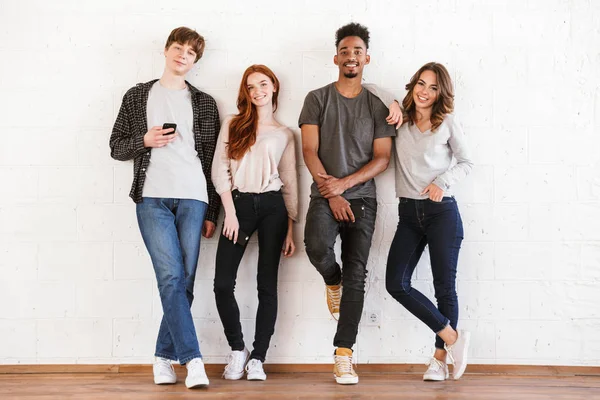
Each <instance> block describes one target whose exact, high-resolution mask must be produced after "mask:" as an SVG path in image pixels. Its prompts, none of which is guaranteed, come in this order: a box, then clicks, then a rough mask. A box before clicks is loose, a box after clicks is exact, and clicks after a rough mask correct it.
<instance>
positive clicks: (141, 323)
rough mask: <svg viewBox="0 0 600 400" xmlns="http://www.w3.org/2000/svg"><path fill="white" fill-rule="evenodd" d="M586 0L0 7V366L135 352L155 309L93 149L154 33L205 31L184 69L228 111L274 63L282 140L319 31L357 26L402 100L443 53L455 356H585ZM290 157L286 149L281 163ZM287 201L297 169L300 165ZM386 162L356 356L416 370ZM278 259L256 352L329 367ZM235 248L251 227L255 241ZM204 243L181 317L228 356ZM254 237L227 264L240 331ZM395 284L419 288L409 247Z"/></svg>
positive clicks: (589, 23)
mask: <svg viewBox="0 0 600 400" xmlns="http://www.w3.org/2000/svg"><path fill="white" fill-rule="evenodd" d="M599 4H600V3H598V2H596V1H592V0H587V1H586V0H571V1H569V0H544V1H542V0H528V1H526V0H519V1H517V0H512V1H484V0H465V1H458V0H449V1H445V0H444V1H442V0H440V1H435V0H419V1H416V0H411V1H393V2H392V1H367V0H345V1H316V0H299V1H295V2H290V3H288V2H282V1H275V0H270V1H242V0H240V1H234V0H221V1H214V2H209V1H189V0H178V1H170V2H167V1H160V0H152V1H147V0H133V1H122V0H121V1H116V0H104V1H101V2H98V1H68V0H55V1H52V2H47V1H44V0H37V1H36V0H23V1H12V0H0V115H1V116H2V118H1V119H0V121H1V122H0V123H1V124H2V129H1V130H0V132H1V133H0V137H1V138H2V140H1V143H0V239H1V240H0V276H1V278H0V363H5V364H13V363H146V362H150V361H151V360H152V353H153V349H154V340H155V335H156V331H157V327H158V322H159V320H160V317H161V313H162V311H161V307H160V301H159V299H158V296H157V289H156V283H155V280H154V276H153V271H152V268H151V265H150V263H149V257H148V256H147V254H146V250H145V248H144V246H143V244H142V243H141V238H140V235H139V232H138V228H137V223H136V220H135V209H134V205H133V203H132V202H131V201H130V199H129V198H128V197H127V194H128V192H129V187H130V184H131V179H132V165H131V163H121V162H116V161H113V160H111V158H110V157H109V148H108V138H109V135H110V131H111V127H112V124H113V121H114V119H115V116H116V112H117V111H118V109H119V106H120V103H121V98H122V96H123V94H124V92H125V90H127V88H129V87H130V86H132V85H134V84H135V83H137V82H141V81H147V80H150V79H151V78H155V77H159V76H160V74H161V73H162V69H163V56H162V54H161V51H162V47H163V45H164V41H165V39H166V37H167V35H168V33H169V32H170V30H171V29H172V28H174V27H177V26H181V25H187V26H190V27H193V28H196V29H197V30H198V31H199V32H200V33H202V34H203V35H205V37H206V38H207V41H208V42H207V43H208V45H207V50H206V53H205V56H204V58H203V59H202V60H201V61H200V63H199V64H198V65H197V67H196V68H195V69H194V70H193V71H192V72H191V74H190V76H189V79H190V81H191V82H192V83H193V84H195V85H197V86H198V87H199V88H201V89H202V90H204V91H206V92H207V93H209V94H211V95H212V96H214V97H215V99H216V100H217V102H218V104H219V108H220V110H221V114H222V115H225V114H227V113H231V112H233V111H234V110H235V98H236V91H237V88H238V85H239V80H240V78H241V74H242V72H243V70H244V69H245V68H246V67H247V66H248V65H250V64H252V63H264V64H267V65H269V66H270V67H272V68H273V70H274V71H275V72H276V73H277V74H278V76H279V77H280V79H281V81H282V95H281V107H280V111H279V112H278V118H279V120H280V121H281V122H282V123H284V124H286V125H289V126H290V127H292V128H293V129H294V131H295V132H296V134H297V139H298V144H299V141H300V137H299V129H298V128H297V125H296V121H297V116H298V114H299V111H300V108H301V106H302V101H303V99H304V96H305V95H306V93H307V92H308V91H309V90H311V89H314V88H317V87H320V86H322V85H325V84H327V83H329V82H331V81H332V80H335V78H336V76H337V68H336V67H335V66H334V65H333V61H332V58H333V55H334V32H335V30H336V29H337V28H338V27H339V26H341V25H343V24H344V23H347V22H349V21H358V22H361V23H363V24H366V25H368V26H369V27H370V29H371V32H372V46H371V55H372V63H371V65H370V66H368V67H367V72H366V78H367V80H368V81H370V82H374V83H377V84H379V85H381V86H382V87H384V88H387V89H388V90H391V91H392V92H394V93H395V94H396V95H397V96H398V98H401V97H402V96H403V95H404V89H403V88H404V85H405V83H406V82H407V81H408V79H409V78H410V76H411V75H412V74H413V73H414V72H415V71H416V70H417V69H418V67H420V66H421V65H422V64H423V63H425V62H428V61H433V60H436V61H440V62H443V63H445V64H446V65H447V67H448V68H449V70H450V71H451V73H452V76H453V78H454V82H455V86H456V94H457V97H456V113H457V114H458V115H459V116H460V117H461V119H462V121H463V124H464V126H465V129H466V132H467V134H468V135H469V138H470V140H471V143H472V146H473V150H474V158H475V161H476V168H475V169H474V171H473V173H472V175H471V176H470V177H469V178H468V179H467V180H466V181H464V182H463V183H461V184H460V185H459V186H458V187H457V188H456V190H457V199H458V201H459V205H460V209H461V212H462V215H463V220H464V224H465V230H466V239H465V242H464V246H463V250H462V253H461V257H460V265H459V270H460V272H459V282H458V289H459V297H460V302H461V320H460V325H461V326H463V327H465V328H468V329H470V330H472V331H473V339H474V341H473V347H472V351H471V355H472V362H474V363H498V364H503V363H519V364H564V365H598V364H600V339H598V337H599V336H598V331H600V287H599V286H600V285H599V284H600V230H599V229H598V227H599V226H600V157H599V155H598V148H600V133H599V129H600V90H599V89H598V86H599V83H600V75H599V74H598V70H599V69H600V5H599ZM299 160H301V157H300V158H299ZM299 174H300V177H301V179H300V182H301V191H300V194H301V202H300V203H301V214H302V216H304V214H305V213H306V206H307V204H308V187H309V183H310V178H309V175H308V173H307V170H306V168H305V167H304V166H303V165H300V166H299ZM392 178H393V171H392V170H391V169H390V170H388V171H386V172H385V173H384V174H383V175H382V176H380V177H379V178H378V179H377V183H378V185H379V186H378V187H379V193H378V201H379V204H380V212H379V217H378V221H377V229H376V232H375V238H374V241H373V247H372V251H371V258H370V262H369V270H370V273H369V277H368V286H367V287H368V289H367V295H366V304H365V310H366V311H368V313H369V315H371V314H374V315H375V316H376V318H375V319H376V321H375V322H371V321H370V319H367V318H363V322H362V324H361V327H360V333H359V337H358V343H357V345H356V355H357V359H358V362H359V363H367V362H368V363H396V362H398V363H403V362H410V363H414V362H421V361H425V360H426V359H427V357H429V356H430V354H431V352H432V350H433V334H432V333H431V332H429V331H428V329H427V328H426V327H425V326H424V325H423V324H421V323H420V322H419V321H417V320H416V319H415V318H413V317H412V316H410V315H409V314H408V313H407V312H406V311H405V310H404V309H403V308H402V307H401V306H400V305H399V304H397V303H396V302H395V301H394V300H393V299H391V298H390V296H389V295H388V294H387V293H386V291H385V285H384V282H383V280H384V273H385V260H386V256H387V251H388V248H389V245H390V242H391V239H392V237H393V234H394V230H395V225H396V223H397V209H396V203H397V201H396V199H395V198H394V191H393V179H392ZM303 225H304V221H303V218H302V219H301V221H300V223H298V224H297V226H296V230H295V232H296V243H297V246H298V248H299V251H298V253H297V254H296V255H295V256H294V257H293V258H292V259H290V260H286V261H284V262H282V265H281V274H280V283H279V289H280V312H279V319H278V322H277V327H276V334H275V337H274V338H273V341H272V346H271V350H270V352H269V360H268V361H270V362H284V363H319V362H330V361H331V354H332V338H333V334H334V331H335V322H334V321H333V320H332V319H331V318H330V317H329V314H328V312H327V308H326V305H325V297H324V287H323V282H322V280H321V279H320V276H319V275H318V274H317V273H316V272H315V270H314V268H313V267H312V266H311V265H310V263H309V262H308V260H307V257H306V255H305V253H304V251H303V245H302V233H303ZM254 240H255V239H254ZM215 251H216V239H212V240H205V241H203V243H202V250H201V261H200V265H199V269H198V280H197V284H196V301H195V303H194V306H193V314H194V316H195V318H196V326H197V329H198V333H199V336H200V338H201V348H202V351H203V353H204V355H205V357H206V359H207V361H208V362H223V361H224V356H225V355H226V353H227V351H228V348H227V343H226V341H225V339H224V335H223V333H222V327H221V324H220V321H219V319H218V315H217V313H216V308H215V302H214V297H213V292H212V277H213V273H214V258H215ZM256 259H257V246H256V242H254V243H252V244H251V245H250V246H249V248H248V252H247V255H246V257H245V260H244V261H243V265H242V267H241V268H240V273H239V283H238V293H237V296H238V300H239V302H240V306H241V312H242V317H243V319H244V320H243V326H244V329H245V333H246V338H247V345H248V346H251V342H252V340H251V338H252V335H253V331H254V315H255V310H256V306H257V299H256V289H255V285H256V284H255V278H254V277H255V271H256V266H255V264H256ZM414 278H415V285H416V286H417V287H418V288H420V289H423V290H424V291H425V292H426V293H427V294H428V295H429V296H432V286H431V282H430V281H431V274H430V271H429V265H428V257H426V256H425V257H424V258H423V259H422V260H421V262H420V265H419V267H418V269H417V271H416V273H415V277H414Z"/></svg>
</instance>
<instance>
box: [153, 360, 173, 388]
mask: <svg viewBox="0 0 600 400" xmlns="http://www.w3.org/2000/svg"><path fill="white" fill-rule="evenodd" d="M152 372H153V373H154V383H155V384H157V385H170V384H173V383H175V382H177V375H175V370H174V369H173V364H171V360H169V359H166V358H162V357H156V359H155V360H154V365H152Z"/></svg>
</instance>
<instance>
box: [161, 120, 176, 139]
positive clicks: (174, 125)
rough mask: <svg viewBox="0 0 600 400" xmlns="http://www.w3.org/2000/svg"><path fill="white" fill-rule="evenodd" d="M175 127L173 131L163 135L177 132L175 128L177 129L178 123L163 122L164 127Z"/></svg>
mask: <svg viewBox="0 0 600 400" xmlns="http://www.w3.org/2000/svg"><path fill="white" fill-rule="evenodd" d="M169 128H173V132H169V133H165V134H163V136H167V135H172V134H174V133H175V129H177V124H172V123H170V122H166V123H164V124H163V129H169Z"/></svg>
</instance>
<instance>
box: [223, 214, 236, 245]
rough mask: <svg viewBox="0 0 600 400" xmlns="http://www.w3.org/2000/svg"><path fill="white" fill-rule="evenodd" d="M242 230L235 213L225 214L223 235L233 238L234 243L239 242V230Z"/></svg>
mask: <svg viewBox="0 0 600 400" xmlns="http://www.w3.org/2000/svg"><path fill="white" fill-rule="evenodd" d="M239 230H240V223H239V222H238V219H237V216H236V215H235V214H230V215H227V214H225V222H224V223H223V236H225V237H226V238H227V239H229V240H233V243H235V242H237V237H238V232H239Z"/></svg>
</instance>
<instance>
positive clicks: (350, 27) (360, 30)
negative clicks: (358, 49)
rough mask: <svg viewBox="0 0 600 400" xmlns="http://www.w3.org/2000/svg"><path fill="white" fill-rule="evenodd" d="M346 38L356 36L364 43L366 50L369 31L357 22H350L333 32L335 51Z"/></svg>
mask: <svg viewBox="0 0 600 400" xmlns="http://www.w3.org/2000/svg"><path fill="white" fill-rule="evenodd" d="M348 36H358V37H359V38H361V39H362V41H363V42H365V45H366V46H367V49H368V48H369V38H370V35H369V29H368V28H367V27H366V26H364V25H361V24H359V23H357V22H351V23H349V24H347V25H344V26H342V27H341V28H340V29H338V30H337V31H336V32H335V48H336V49H337V48H338V46H339V45H340V42H341V41H342V40H343V39H344V38H347V37H348Z"/></svg>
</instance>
